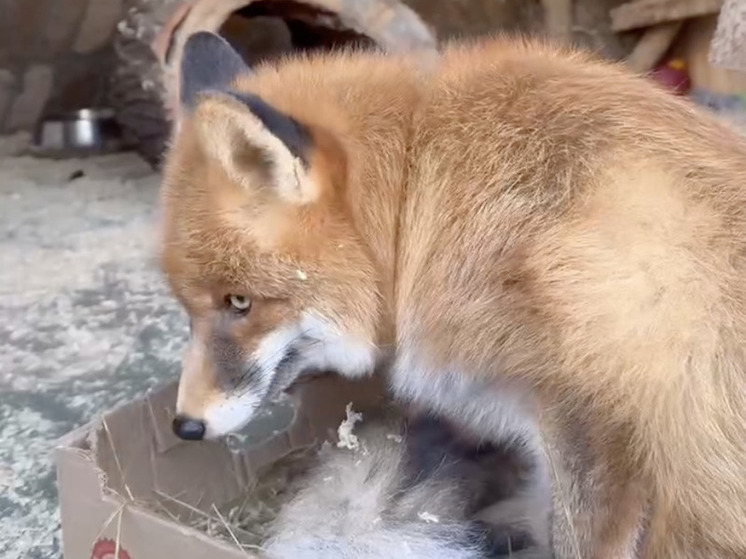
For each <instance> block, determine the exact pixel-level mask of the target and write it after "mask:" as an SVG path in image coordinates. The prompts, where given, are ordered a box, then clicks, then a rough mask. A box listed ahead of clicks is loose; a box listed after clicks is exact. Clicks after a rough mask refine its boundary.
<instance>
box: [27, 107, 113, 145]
mask: <svg viewBox="0 0 746 559" xmlns="http://www.w3.org/2000/svg"><path fill="white" fill-rule="evenodd" d="M121 145H122V143H121V130H120V128H119V126H118V124H117V122H116V120H115V118H114V113H113V111H111V110H109V109H80V110H76V111H71V112H69V113H62V114H59V115H53V116H48V117H46V118H44V119H43V120H42V121H41V122H40V123H39V125H38V126H37V127H36V129H35V130H34V136H33V148H34V151H35V152H37V153H50V154H64V155H68V154H69V155H81V154H86V153H107V152H112V151H117V150H119V149H120V148H121Z"/></svg>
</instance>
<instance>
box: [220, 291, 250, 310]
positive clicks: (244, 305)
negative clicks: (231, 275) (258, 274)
mask: <svg viewBox="0 0 746 559" xmlns="http://www.w3.org/2000/svg"><path fill="white" fill-rule="evenodd" d="M225 303H226V305H228V306H229V307H230V309H231V310H232V311H234V312H237V313H240V314H245V313H247V312H249V309H250V308H251V299H249V298H248V297H246V296H245V295H226V296H225Z"/></svg>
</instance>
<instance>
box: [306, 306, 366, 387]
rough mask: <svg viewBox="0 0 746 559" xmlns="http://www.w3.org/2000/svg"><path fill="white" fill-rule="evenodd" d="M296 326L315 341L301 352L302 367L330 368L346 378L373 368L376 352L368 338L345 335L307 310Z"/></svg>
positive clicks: (359, 374) (363, 373) (357, 375)
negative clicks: (298, 325)
mask: <svg viewBox="0 0 746 559" xmlns="http://www.w3.org/2000/svg"><path fill="white" fill-rule="evenodd" d="M300 329H301V330H302V331H303V333H304V334H305V335H306V336H308V337H310V338H313V339H314V340H315V341H316V342H318V343H316V344H314V345H313V346H312V347H311V348H309V349H307V350H304V352H303V357H304V363H303V365H304V366H305V367H306V368H314V369H319V370H334V371H337V372H339V374H341V375H343V376H345V377H349V378H355V377H360V376H363V375H366V374H369V373H371V372H372V371H373V368H374V367H375V362H376V353H377V352H376V348H375V346H374V345H373V344H372V343H371V342H369V341H367V340H363V339H360V338H356V337H352V336H349V335H346V334H344V333H343V332H340V331H339V329H338V328H337V327H335V326H334V325H332V324H330V323H329V322H327V321H325V320H324V319H323V318H321V317H319V316H317V315H314V314H311V313H306V314H305V315H304V316H303V319H302V320H301V324H300Z"/></svg>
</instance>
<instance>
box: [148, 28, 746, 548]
mask: <svg viewBox="0 0 746 559" xmlns="http://www.w3.org/2000/svg"><path fill="white" fill-rule="evenodd" d="M183 64H184V65H183V67H182V85H181V94H182V103H183V107H184V108H183V117H182V120H181V122H180V125H179V127H178V131H177V132H176V134H175V136H174V138H173V145H172V148H171V150H170V153H169V155H168V160H167V164H166V170H165V178H164V186H163V196H164V197H163V202H164V221H163V225H164V230H163V268H164V271H165V273H166V276H167V278H168V280H169V281H170V283H171V286H172V288H173V291H174V294H175V295H176V297H178V298H179V300H180V301H181V302H182V303H183V305H184V307H185V309H186V310H187V312H188V313H189V316H190V319H191V324H192V336H191V340H190V342H189V347H188V348H187V352H186V357H185V361H184V366H183V370H182V376H181V381H180V386H179V395H178V403H177V409H178V413H179V414H180V415H179V417H178V418H177V420H176V421H175V424H174V429H175V430H176V432H177V434H180V436H183V437H184V438H202V437H207V438H214V437H219V436H221V435H223V434H225V433H228V432H230V431H232V430H234V429H237V428H240V427H241V426H243V425H244V424H245V423H247V422H248V421H250V419H251V418H252V417H253V415H254V414H255V413H256V410H257V409H259V408H260V407H261V406H262V405H263V403H264V402H266V401H267V400H270V399H272V398H273V397H274V396H275V395H276V394H278V393H279V392H281V391H282V390H285V389H286V388H288V387H289V386H290V385H292V384H293V383H294V382H295V381H296V380H297V379H298V378H299V377H300V376H302V375H303V374H306V372H308V371H312V370H318V369H333V370H336V371H337V372H339V373H340V374H343V375H346V376H348V377H355V376H359V375H363V374H367V373H369V372H370V371H372V370H373V368H374V367H375V366H376V365H377V364H380V363H383V362H385V363H388V364H390V367H389V369H390V383H391V387H392V389H393V390H394V392H395V393H396V394H397V395H398V396H400V397H401V398H405V399H410V400H413V401H415V402H417V403H419V404H420V405H423V406H424V407H427V408H431V409H434V410H436V411H437V412H439V413H442V414H444V415H446V416H448V417H450V418H451V419H453V420H456V421H458V422H460V424H461V425H462V426H463V428H464V429H466V430H468V431H470V432H471V433H472V434H473V435H474V436H477V437H481V438H484V439H487V440H493V441H519V442H520V443H521V444H522V445H523V446H524V447H525V448H526V449H528V451H530V453H532V456H533V457H534V460H535V463H536V468H535V469H534V474H533V475H534V477H533V479H532V480H531V483H533V484H534V485H535V486H537V487H544V486H548V487H551V488H552V494H553V500H554V505H553V506H554V515H553V528H552V532H553V535H552V537H553V542H554V544H553V545H554V546H555V553H556V554H557V557H599V558H606V557H615V558H617V557H618V558H626V557H638V556H639V557H645V558H655V559H658V558H667V557H672V558H687V557H688V558H695V557H710V558H715V559H725V558H736V557H744V556H746V529H744V528H746V477H744V475H743V473H744V472H746V377H745V376H744V365H745V364H746V356H744V351H743V339H744V335H745V334H746V286H745V285H744V282H743V279H742V278H743V272H744V264H745V263H746V260H745V256H744V255H745V250H744V249H745V248H746V244H745V242H744V239H746V223H745V217H744V216H746V214H745V213H744V211H743V207H744V203H746V170H745V167H744V162H745V161H746V141H745V140H744V139H743V138H741V137H740V136H738V135H737V134H736V133H735V132H733V131H732V130H730V129H728V128H727V127H725V126H724V125H722V124H721V123H719V122H718V121H716V120H715V118H714V117H711V116H709V115H707V114H705V113H704V112H702V111H699V110H697V109H696V108H694V107H693V106H692V105H691V104H689V103H688V102H687V101H685V100H681V99H677V98H674V97H673V96H671V95H669V94H668V93H666V92H664V91H663V90H660V89H658V88H657V87H656V86H654V85H653V84H652V83H649V82H648V81H646V80H644V79H643V78H641V77H637V76H634V75H632V74H630V73H628V72H626V71H625V70H623V69H622V68H619V67H617V66H616V65H613V64H611V63H608V62H603V61H599V60H595V59H594V58H592V57H590V56H589V55H586V54H584V53H580V52H575V51H565V50H561V49H557V48H554V47H551V46H549V45H546V44H543V43H540V42H534V41H523V40H517V39H510V38H499V39H493V40H489V41H480V42H476V43H472V44H454V45H447V46H445V47H444V49H443V52H442V54H441V58H440V60H439V61H438V63H437V65H436V66H435V67H432V68H429V69H428V71H426V72H423V71H417V58H416V56H414V55H398V56H386V55H383V54H381V53H376V52H356V51H349V52H338V53H331V54H314V55H304V56H301V57H298V58H289V59H287V60H284V61H281V62H279V63H278V64H277V65H276V66H274V65H265V66H260V67H257V68H253V69H249V68H247V67H246V66H245V64H244V63H243V61H242V60H241V59H240V58H239V57H238V55H236V54H235V53H234V52H233V51H232V50H231V49H230V47H228V45H227V44H226V43H225V42H223V41H221V40H220V39H219V38H218V37H216V36H214V35H209V34H197V35H195V36H193V37H192V38H191V39H190V40H189V41H188V42H187V45H186V47H185V51H184V63H183Z"/></svg>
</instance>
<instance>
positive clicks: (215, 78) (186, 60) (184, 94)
mask: <svg viewBox="0 0 746 559" xmlns="http://www.w3.org/2000/svg"><path fill="white" fill-rule="evenodd" d="M180 72H181V73H180V76H179V78H180V82H179V96H180V100H181V104H182V105H183V106H184V108H186V109H187V110H188V109H193V108H194V106H195V104H196V102H197V99H198V97H199V96H200V94H203V93H206V92H210V91H213V92H214V91H226V90H228V89H230V86H231V84H232V83H233V82H234V81H235V80H236V78H237V77H238V76H240V75H241V74H248V73H249V72H250V70H249V67H248V66H247V65H246V64H245V63H244V61H243V59H242V58H241V57H240V56H239V54H238V53H237V52H236V51H235V50H233V47H231V46H230V45H229V44H228V41H226V40H225V39H223V38H222V37H221V36H219V35H216V34H215V33H208V32H207V31H198V32H197V33H194V34H192V35H190V36H189V38H188V39H187V40H186V42H185V43H184V49H183V51H182V55H181V68H180Z"/></svg>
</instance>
